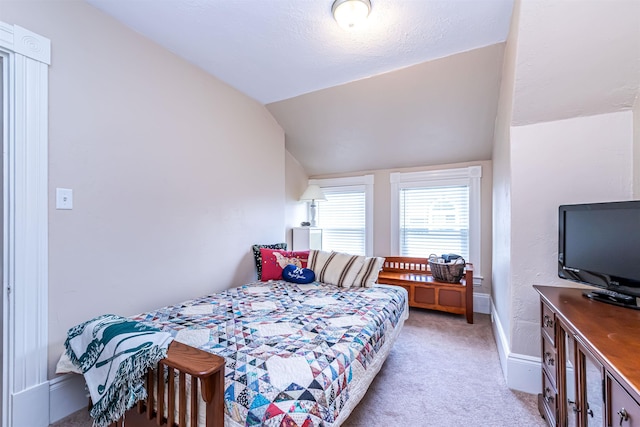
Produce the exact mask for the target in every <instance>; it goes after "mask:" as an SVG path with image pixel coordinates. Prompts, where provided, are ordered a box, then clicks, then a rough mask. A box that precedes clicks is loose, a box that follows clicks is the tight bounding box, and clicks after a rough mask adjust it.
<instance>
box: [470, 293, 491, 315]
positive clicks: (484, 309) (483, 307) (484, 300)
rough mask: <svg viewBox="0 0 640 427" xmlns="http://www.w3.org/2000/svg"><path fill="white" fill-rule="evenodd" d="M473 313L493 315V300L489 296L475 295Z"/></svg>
mask: <svg viewBox="0 0 640 427" xmlns="http://www.w3.org/2000/svg"><path fill="white" fill-rule="evenodd" d="M473 312H474V313H482V314H490V313H491V298H490V297H489V294H480V293H475V292H474V293H473Z"/></svg>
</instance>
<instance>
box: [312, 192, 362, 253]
mask: <svg viewBox="0 0 640 427" xmlns="http://www.w3.org/2000/svg"><path fill="white" fill-rule="evenodd" d="M322 191H323V192H324V194H325V196H326V197H327V200H326V201H322V202H319V203H318V226H319V227H321V228H322V249H323V250H326V251H337V252H346V253H350V254H355V255H365V251H366V197H365V187H364V186H360V185H358V186H349V187H322Z"/></svg>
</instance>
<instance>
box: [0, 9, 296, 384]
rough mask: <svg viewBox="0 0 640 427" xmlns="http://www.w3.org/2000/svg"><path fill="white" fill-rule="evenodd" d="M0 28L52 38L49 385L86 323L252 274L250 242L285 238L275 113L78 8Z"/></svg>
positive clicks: (21, 14)
mask: <svg viewBox="0 0 640 427" xmlns="http://www.w3.org/2000/svg"><path fill="white" fill-rule="evenodd" d="M2 20H3V21H5V22H7V23H10V24H18V25H20V26H23V27H25V28H28V29H30V30H31V31H34V32H37V33H39V34H41V35H43V36H45V37H47V38H49V39H50V40H51V42H52V52H53V54H52V65H51V67H50V74H49V88H50V94H49V114H50V115H49V153H50V154H49V155H50V157H49V159H50V160H49V187H50V188H49V196H50V201H49V267H50V270H49V286H50V290H49V295H50V299H49V313H50V314H49V319H48V321H49V373H50V377H51V376H53V366H54V364H55V362H56V361H57V358H58V357H59V355H60V354H61V352H62V351H63V341H64V339H65V336H66V331H67V330H68V329H69V328H70V327H72V326H74V325H76V324H78V323H80V322H82V321H84V320H87V319H89V318H91V317H93V316H95V315H98V314H103V313H116V314H121V315H132V314H135V313H138V312H141V311H146V310H149V309H153V308H158V307H161V306H164V305H167V304H171V303H176V302H180V301H182V300H185V299H188V298H191V297H195V296H199V295H203V294H206V293H210V292H214V291H219V290H222V289H225V288H228V287H230V286H233V285H238V284H241V283H244V282H246V281H248V280H251V279H253V278H254V277H255V272H254V271H255V267H254V265H253V259H252V256H251V253H250V246H251V244H253V243H256V242H264V241H282V240H283V239H284V238H285V236H284V222H285V219H284V218H285V210H284V207H285V174H284V170H285V150H284V133H283V131H282V129H281V128H280V126H279V125H278V124H277V123H276V122H275V120H274V119H273V117H271V115H270V113H269V112H268V111H266V109H265V108H264V107H263V106H261V105H260V104H259V103H257V102H255V101H253V100H251V99H249V98H247V97H246V96H244V95H242V94H241V93H239V92H237V91H236V90H235V89H233V88H231V87H229V86H227V85H225V84H223V83H222V82H220V81H219V80H217V79H215V78H213V77H211V76H210V75H208V74H206V73H205V72H203V71H202V70H201V69H199V68H196V67H195V66H193V65H191V64H189V63H186V62H185V61H183V60H181V59H179V58H178V57H177V56H175V55H173V54H172V53H170V52H168V51H166V50H164V49H162V48H160V47H159V46H157V45H155V44H153V43H152V42H150V41H149V40H147V39H145V38H143V37H142V36H140V35H139V34H137V33H134V32H133V31H131V30H129V29H127V28H125V27H124V26H122V25H121V24H119V23H117V22H116V21H115V20H114V19H113V18H111V17H109V16H107V15H105V14H103V13H102V12H100V11H98V10H97V9H95V8H93V7H92V6H90V5H88V4H87V3H85V2H82V1H57V0H49V1H3V2H2ZM56 187H66V188H72V189H73V191H74V209H73V210H71V211H62V210H55V209H54V200H55V197H54V192H55V188H56Z"/></svg>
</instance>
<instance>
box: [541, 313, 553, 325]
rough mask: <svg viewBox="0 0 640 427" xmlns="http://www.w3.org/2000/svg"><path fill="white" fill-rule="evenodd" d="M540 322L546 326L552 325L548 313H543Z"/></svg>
mask: <svg viewBox="0 0 640 427" xmlns="http://www.w3.org/2000/svg"><path fill="white" fill-rule="evenodd" d="M542 324H543V325H544V326H545V327H547V328H551V327H553V319H552V318H551V317H550V316H549V315H548V314H545V315H544V318H543V320H542Z"/></svg>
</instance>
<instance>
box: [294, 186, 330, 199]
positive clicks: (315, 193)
mask: <svg viewBox="0 0 640 427" xmlns="http://www.w3.org/2000/svg"><path fill="white" fill-rule="evenodd" d="M307 200H311V201H313V200H327V198H326V196H325V195H324V193H323V192H322V188H320V186H318V185H315V184H311V185H309V186H308V187H307V189H306V190H304V193H302V196H300V201H307Z"/></svg>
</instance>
